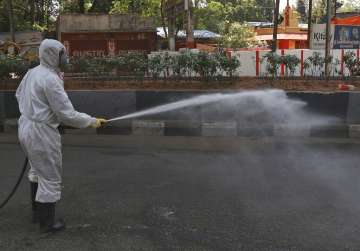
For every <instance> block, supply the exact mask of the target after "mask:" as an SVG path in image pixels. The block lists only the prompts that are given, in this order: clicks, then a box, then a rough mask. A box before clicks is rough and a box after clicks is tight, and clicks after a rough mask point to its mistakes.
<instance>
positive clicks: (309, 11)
mask: <svg viewBox="0 0 360 251" xmlns="http://www.w3.org/2000/svg"><path fill="white" fill-rule="evenodd" d="M312 4H313V0H309V10H308V45H309V48H310V43H311V30H312V20H311V19H312Z"/></svg>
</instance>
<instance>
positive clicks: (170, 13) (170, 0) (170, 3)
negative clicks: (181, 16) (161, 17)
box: [165, 0, 176, 51]
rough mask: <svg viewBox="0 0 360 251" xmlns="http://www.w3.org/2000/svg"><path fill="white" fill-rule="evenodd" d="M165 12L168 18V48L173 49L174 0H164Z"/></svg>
mask: <svg viewBox="0 0 360 251" xmlns="http://www.w3.org/2000/svg"><path fill="white" fill-rule="evenodd" d="M166 13H167V19H168V43H169V50H170V51H175V21H176V12H175V0H167V1H166ZM165 33H166V31H165Z"/></svg>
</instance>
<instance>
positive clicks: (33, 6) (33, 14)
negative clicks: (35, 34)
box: [29, 0, 35, 26]
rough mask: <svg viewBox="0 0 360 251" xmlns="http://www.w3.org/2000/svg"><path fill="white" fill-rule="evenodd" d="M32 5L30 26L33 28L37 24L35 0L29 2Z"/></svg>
mask: <svg viewBox="0 0 360 251" xmlns="http://www.w3.org/2000/svg"><path fill="white" fill-rule="evenodd" d="M29 5H30V24H31V26H33V25H34V23H35V0H29Z"/></svg>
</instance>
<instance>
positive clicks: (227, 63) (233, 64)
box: [215, 53, 241, 77]
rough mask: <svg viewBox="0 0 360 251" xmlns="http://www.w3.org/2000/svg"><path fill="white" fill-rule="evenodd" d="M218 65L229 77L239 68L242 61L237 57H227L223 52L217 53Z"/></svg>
mask: <svg viewBox="0 0 360 251" xmlns="http://www.w3.org/2000/svg"><path fill="white" fill-rule="evenodd" d="M215 57H216V60H217V62H218V66H219V68H220V70H221V71H223V72H225V73H226V75H227V76H228V77H232V76H233V75H234V73H235V71H236V69H237V68H239V67H240V65H241V64H240V61H239V60H238V59H237V58H236V57H230V58H229V57H227V56H226V55H224V54H223V53H217V54H216V55H215Z"/></svg>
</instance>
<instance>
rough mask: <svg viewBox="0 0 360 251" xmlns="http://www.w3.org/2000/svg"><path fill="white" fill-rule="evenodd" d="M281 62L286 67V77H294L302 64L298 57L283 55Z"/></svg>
mask: <svg viewBox="0 0 360 251" xmlns="http://www.w3.org/2000/svg"><path fill="white" fill-rule="evenodd" d="M280 60H281V63H283V64H284V66H285V71H286V73H285V75H286V76H289V75H290V76H294V74H295V70H296V67H297V66H298V65H299V64H300V59H299V58H298V57H297V56H296V55H283V56H281V58H280ZM289 73H290V74H289Z"/></svg>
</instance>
